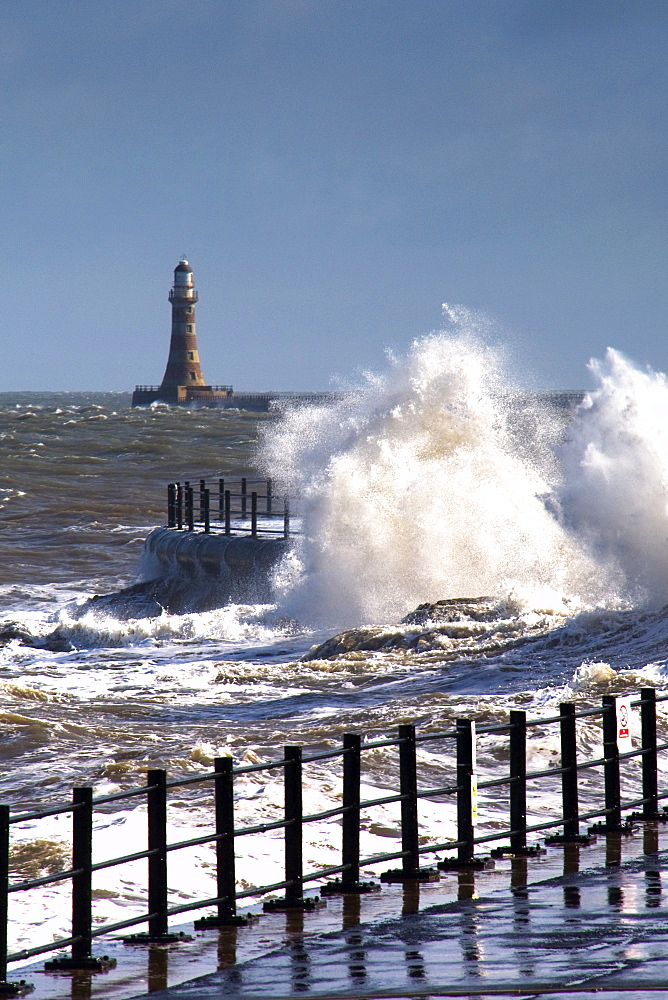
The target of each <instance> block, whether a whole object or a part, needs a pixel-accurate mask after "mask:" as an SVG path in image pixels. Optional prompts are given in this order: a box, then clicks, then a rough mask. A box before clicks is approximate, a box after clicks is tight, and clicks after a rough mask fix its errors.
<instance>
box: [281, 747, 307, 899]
mask: <svg viewBox="0 0 668 1000" xmlns="http://www.w3.org/2000/svg"><path fill="white" fill-rule="evenodd" d="M285 761H286V763H285V822H286V823H287V824H288V825H287V826H286V828H285V881H286V882H287V883H288V885H287V886H286V889H285V901H286V903H295V902H297V901H298V900H300V899H301V898H302V896H303V894H304V890H303V887H302V882H301V877H302V863H303V861H302V832H303V831H302V815H303V809H302V748H301V747H300V746H288V747H286V748H285Z"/></svg>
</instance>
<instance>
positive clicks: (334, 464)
mask: <svg viewBox="0 0 668 1000" xmlns="http://www.w3.org/2000/svg"><path fill="white" fill-rule="evenodd" d="M451 319H453V328H452V329H451V330H450V331H449V333H448V334H447V335H436V336H433V337H430V338H425V340H423V341H420V342H418V343H416V344H415V345H414V347H413V349H412V350H411V352H410V353H409V355H408V356H407V357H406V358H403V359H391V360H390V361H389V362H388V365H387V367H386V370H385V372H383V373H381V374H380V375H377V376H369V377H368V378H367V379H366V381H365V383H364V384H363V385H362V386H360V387H359V389H358V390H356V391H355V392H353V393H351V395H350V396H348V397H345V398H343V399H339V400H337V402H336V403H334V404H333V405H332V406H329V407H322V408H314V407H308V408H301V409H296V410H294V411H292V412H291V413H289V414H288V415H286V416H285V417H279V416H275V415H266V414H265V415H262V414H238V413H234V412H231V411H216V410H200V411H187V410H170V409H169V408H166V407H158V408H155V409H151V410H131V409H130V408H129V402H130V397H129V395H127V394H110V393H105V394H94V393H89V394H69V393H58V394H39V395H37V394H3V395H1V396H0V440H1V441H2V454H3V463H2V470H1V475H0V528H1V530H0V595H1V597H2V613H1V617H2V619H4V620H5V621H11V622H14V623H19V624H20V625H21V626H23V627H24V628H25V630H26V631H27V632H29V633H30V634H31V635H32V636H33V637H37V638H39V636H41V635H46V634H47V633H48V632H50V631H52V630H53V629H54V627H55V625H56V624H58V623H59V624H60V629H61V632H62V633H63V634H64V635H66V636H67V639H68V641H69V644H70V645H71V647H72V648H71V649H69V650H67V651H62V652H57V651H56V652H54V651H49V650H47V649H44V648H39V647H35V646H28V645H25V644H23V643H22V642H21V641H20V639H14V640H12V641H11V642H9V643H7V644H6V645H5V646H4V647H3V648H2V649H0V727H1V730H2V736H3V739H2V741H1V742H0V754H1V755H2V761H3V768H2V772H1V774H0V797H1V798H2V800H3V801H5V802H9V803H10V804H12V805H21V806H26V805H28V804H33V803H37V802H44V801H59V800H63V799H65V798H67V797H69V789H70V787H71V786H72V785H73V784H94V785H95V786H96V788H97V790H98V791H99V792H102V791H114V790H117V789H119V788H121V787H127V786H130V785H132V784H134V783H137V782H141V781H143V780H144V778H143V774H144V772H145V771H146V769H147V768H149V767H154V766H165V767H167V768H168V770H169V772H170V774H171V775H172V776H179V775H182V774H192V773H197V772H202V771H204V770H205V769H206V768H207V767H209V766H210V764H211V762H212V759H213V757H214V756H215V755H216V754H220V753H230V752H231V753H233V754H234V755H235V757H236V758H237V759H238V760H244V759H245V760H255V759H258V758H259V759H263V758H265V757H270V756H273V755H277V754H278V753H279V752H280V748H281V747H282V745H283V744H284V743H292V742H304V743H306V744H309V745H312V746H316V745H323V744H325V745H330V744H331V743H332V742H333V741H334V742H336V741H337V740H338V739H339V737H340V735H341V734H342V733H343V732H346V731H362V732H368V733H378V732H385V731H387V730H389V729H391V728H392V727H394V726H396V724H397V723H398V722H400V721H406V720H414V721H416V722H417V723H418V724H419V725H420V726H422V727H432V728H434V727H437V728H440V727H445V726H447V725H448V724H449V723H450V722H451V720H452V719H453V718H454V717H455V716H457V715H462V714H466V715H474V716H476V717H477V718H478V719H480V720H484V721H488V720H503V719H504V718H506V717H507V713H508V711H509V710H510V709H511V708H513V707H518V706H519V707H523V708H526V709H527V710H528V711H529V713H530V714H534V715H540V714H551V713H553V712H554V709H555V706H556V705H557V704H558V702H559V701H563V700H565V699H568V698H576V699H578V700H581V701H582V702H583V703H596V702H597V700H598V699H599V697H600V695H601V694H602V693H606V692H616V691H620V692H621V691H635V690H637V689H638V687H640V686H642V685H644V684H655V685H657V686H658V687H661V688H663V687H664V686H666V676H667V674H666V662H667V656H668V644H667V639H668V624H667V615H666V612H665V610H664V605H665V602H666V600H667V599H668V540H667V539H668V530H667V529H668V522H667V509H668V508H667V505H668V442H667V437H666V435H667V434H668V431H667V430H666V428H668V387H667V385H666V380H665V378H664V376H662V375H659V374H655V373H651V372H645V371H639V370H638V369H636V368H634V367H633V366H632V365H631V364H629V363H628V362H626V361H625V360H624V359H623V358H621V357H620V356H619V355H617V354H615V353H614V352H613V353H610V354H609V355H608V357H607V358H606V360H605V361H604V362H602V363H600V364H599V365H598V366H596V368H595V375H596V377H597V379H598V388H597V390H596V391H595V392H594V393H592V394H590V396H589V397H588V398H587V399H586V400H585V404H584V405H583V406H582V407H581V408H580V409H579V410H578V411H577V412H576V413H575V414H570V413H569V412H568V410H567V408H565V407H564V406H559V405H555V401H554V399H551V400H546V399H538V398H536V397H529V396H527V395H526V394H522V393H518V392H517V391H516V390H515V389H514V387H513V386H512V385H511V384H509V380H508V378H507V375H505V374H504V372H503V369H502V366H501V364H500V363H499V361H498V359H497V358H496V356H495V354H494V353H493V352H492V351H491V350H489V349H488V348H484V347H481V346H480V345H479V344H478V343H477V342H476V341H475V339H474V338H472V337H471V336H470V334H469V333H468V332H467V330H466V325H467V322H468V320H467V317H466V315H465V314H458V315H457V316H454V317H453V316H451ZM245 470H257V471H259V472H262V471H267V472H270V473H271V474H272V476H274V478H275V479H276V480H277V482H282V483H284V484H285V485H286V487H287V488H289V489H290V490H291V491H293V492H296V493H299V494H300V496H301V498H302V503H303V508H304V533H303V536H302V538H301V540H300V542H299V545H298V546H297V547H296V550H295V553H294V554H293V556H292V557H291V559H290V560H288V562H287V563H286V565H285V566H283V567H282V568H281V571H280V573H279V574H278V577H277V580H276V603H275V604H274V605H272V606H255V607H241V606H229V607H225V608H221V609H219V610H216V611H212V612H207V613H203V614H191V615H184V616H170V615H167V614H164V615H162V616H161V617H159V618H155V619H145V620H137V621H129V622H120V621H115V620H113V619H109V618H106V619H105V618H99V617H98V618H96V617H93V616H92V615H87V616H85V617H84V618H83V619H81V620H75V618H74V615H73V604H72V602H75V603H76V602H79V603H80V602H82V601H83V600H84V599H85V598H87V597H88V596H90V595H91V594H92V593H95V592H98V593H105V592H110V591H113V590H115V589H118V588H120V587H122V586H125V585H127V584H129V583H131V582H132V581H133V574H134V572H135V569H136V566H137V562H138V557H139V554H140V551H141V546H142V541H143V538H144V537H145V535H146V534H147V532H148V531H149V530H150V528H151V527H153V526H154V525H156V524H159V523H164V511H165V500H166V484H167V482H169V481H172V480H184V479H191V480H195V479H198V478H199V477H200V476H205V477H214V476H218V475H227V476H229V475H232V474H238V473H240V472H243V471H245ZM483 594H485V595H489V607H490V608H492V607H499V606H501V605H500V604H499V602H502V604H503V607H504V608H505V609H506V610H505V612H504V613H499V614H497V615H496V616H495V617H494V616H491V618H492V620H490V621H486V622H480V621H473V620H470V619H466V618H465V619H464V620H462V621H460V622H459V623H455V624H453V626H452V628H451V629H450V630H449V632H448V634H447V635H441V636H440V637H439V638H438V641H431V642H426V643H422V645H420V644H418V645H417V646H415V647H414V648H412V649H408V650H406V649H387V650H380V651H375V652H353V653H350V654H348V655H346V656H341V657H337V658H334V659H316V660H308V661H302V660H301V657H302V655H303V654H304V653H306V652H307V651H308V650H309V648H310V647H311V646H312V645H313V644H314V643H316V642H320V641H321V640H322V639H324V638H326V637H327V636H330V635H332V634H334V633H335V632H337V631H341V630H342V629H344V628H347V627H351V626H356V625H361V624H366V625H371V624H374V625H388V627H390V626H393V627H394V632H395V633H396V632H397V626H396V623H397V622H398V621H399V619H400V618H401V617H402V616H403V615H405V614H406V613H407V612H409V611H411V610H412V609H413V608H414V607H415V606H416V605H417V604H419V603H422V602H424V601H436V600H438V599H441V598H449V597H461V596H480V595H483ZM503 602H505V603H503ZM390 631H392V628H390ZM405 631H406V628H404V632H405ZM661 719H662V722H661V724H662V726H663V725H664V721H663V719H664V716H663V713H661ZM599 740H600V732H599V730H598V728H597V725H596V724H595V723H592V724H591V725H587V726H583V727H582V730H581V742H582V746H583V750H584V751H586V752H591V753H592V754H593V753H594V752H595V749H596V747H597V745H598V742H599ZM430 747H431V749H430V750H429V752H428V753H427V752H426V751H421V753H422V759H423V763H424V764H425V765H428V766H429V768H432V767H433V768H434V769H436V770H438V769H439V768H440V766H445V767H446V768H449V767H451V766H452V748H447V747H444V748H441V749H438V748H434V747H433V746H431V745H430ZM531 752H532V756H533V758H534V760H535V762H536V763H538V761H540V760H542V761H544V762H548V763H549V762H554V761H555V759H556V755H557V752H558V742H557V733H556V731H555V729H554V727H553V728H552V729H550V730H547V729H546V730H545V732H542V733H541V732H537V733H536V739H535V740H534V743H533V745H532V751H531ZM479 756H480V767H481V770H482V775H481V776H484V775H486V774H490V775H491V774H496V773H499V768H503V767H505V766H506V765H505V764H504V763H503V761H504V756H503V754H502V752H501V751H500V749H499V746H498V745H497V744H496V743H495V742H494V741H492V740H491V739H490V740H489V741H488V742H485V741H483V743H482V746H481V748H480V755H479ZM395 777H396V761H395V760H394V757H393V755H392V753H391V752H389V751H388V752H384V751H379V752H376V753H375V754H374V756H373V760H372V762H371V764H370V766H369V770H368V772H367V773H366V777H365V780H366V782H367V784H368V785H369V786H372V787H375V788H379V787H380V788H382V787H386V786H388V785H389V784H390V783H394V781H395ZM306 780H307V808H313V809H318V808H322V809H324V808H327V807H328V805H331V804H332V803H333V802H334V801H335V800H336V797H337V795H338V793H339V791H340V785H339V778H338V776H337V774H336V773H335V770H334V765H332V766H331V767H330V766H329V765H324V764H323V765H321V766H318V767H316V768H313V769H310V770H309V772H308V774H307V779H306ZM588 787H589V786H588V783H587V782H585V783H584V789H583V791H584V795H585V798H586V796H587V794H588ZM558 793H559V789H558V787H557V783H556V782H555V783H554V787H553V788H550V789H547V790H545V792H544V793H541V799H540V802H537V803H536V804H535V805H534V806H533V807H532V808H533V809H534V810H538V809H539V808H540V809H545V808H547V809H548V810H549V809H550V808H555V806H556V803H557V802H558ZM281 804H282V789H281V786H280V782H279V781H278V778H273V777H271V778H267V777H266V776H264V777H262V778H260V777H249V778H247V779H246V780H245V781H243V782H240V783H239V804H238V809H239V821H240V822H241V823H244V822H247V821H257V820H259V818H260V817H263V818H269V817H271V818H274V817H276V815H277V813H278V812H279V811H280V808H281ZM501 808H502V806H501V805H497V804H496V803H495V802H494V801H491V800H490V801H489V802H488V803H485V801H484V800H483V802H482V805H481V813H482V818H483V822H493V821H494V820H495V818H496V817H497V816H498V814H499V810H500V809H501ZM504 808H505V807H504ZM207 809H208V805H207V800H206V796H205V795H203V794H202V795H201V796H200V797H198V796H197V795H195V796H194V798H182V799H179V800H178V802H176V803H175V804H174V805H173V807H172V810H171V813H170V815H171V818H172V822H173V824H174V825H175V826H176V827H178V828H179V831H180V833H179V837H182V836H184V828H187V829H192V828H193V827H195V826H197V825H198V824H200V823H204V822H208V818H207V817H208V813H207ZM423 820H424V822H425V824H426V831H427V832H428V831H429V830H430V829H433V830H434V832H435V836H436V839H439V840H441V839H443V837H444V836H447V835H448V834H449V833H452V834H454V816H453V815H452V809H451V807H450V806H449V805H448V804H447V803H444V804H439V803H434V804H430V805H428V804H425V805H424V810H423ZM143 823H144V816H143V811H142V808H141V807H137V808H136V809H126V810H125V811H121V812H114V813H109V814H107V815H106V816H104V817H101V818H100V819H99V820H98V824H99V826H100V829H101V831H102V832H101V833H100V836H99V837H98V838H97V839H96V843H97V846H96V851H97V852H98V857H104V856H105V854H106V856H110V855H111V854H114V853H120V852H121V851H122V846H121V842H123V841H125V842H126V844H129V843H132V844H133V845H135V846H136V843H137V840H138V839H141V837H142V836H143V833H142V832H141V831H143ZM397 829H398V827H397V814H396V812H395V811H393V808H392V807H386V808H384V809H381V810H380V811H378V812H377V813H376V814H374V816H373V817H370V818H369V820H368V822H367V824H366V828H365V831H364V837H365V840H364V842H363V850H364V851H365V852H367V851H368V852H369V853H373V852H375V851H380V850H391V849H392V845H393V843H394V841H393V839H392V838H393V837H394V836H396V833H397ZM309 835H310V837H311V841H310V844H309V849H308V852H307V853H308V858H309V861H314V862H316V863H319V862H320V863H322V864H323V865H325V864H330V863H334V864H335V863H336V850H337V849H336V837H334V838H333V837H332V834H331V831H330V830H329V829H328V828H325V827H322V828H315V829H311V828H309ZM18 837H19V839H20V840H21V841H22V842H23V843H24V845H26V846H25V847H24V853H23V855H22V856H21V857H22V859H23V860H22V861H21V863H22V864H23V865H24V868H25V866H26V865H28V867H27V868H25V870H30V871H32V872H34V871H39V870H48V868H49V865H51V866H53V865H54V864H56V862H57V859H58V857H60V855H61V854H62V852H64V851H66V850H67V842H68V831H67V824H66V821H65V820H55V819H52V820H50V821H44V822H42V823H40V824H30V825H28V826H26V828H25V829H23V830H21V831H20V832H19V833H18ZM251 840H252V841H253V843H252V844H251V843H250V841H251ZM244 841H245V843H244V845H243V846H244V850H245V851H246V852H247V853H246V854H245V855H244V856H243V858H242V859H241V860H240V867H239V875H240V878H241V879H243V880H245V883H247V884H249V885H253V884H259V883H261V882H262V881H267V882H269V881H273V880H276V879H278V878H279V877H280V866H281V858H282V853H281V850H280V845H279V843H278V840H277V839H276V838H275V837H274V836H273V835H270V834H267V835H266V836H264V837H260V838H244ZM246 842H247V843H246ZM128 849H130V848H128ZM133 849H134V848H133ZM26 852H27V854H26ZM54 852H55V854H54ZM54 856H55V857H56V861H54ZM26 857H28V858H29V862H30V863H29V864H28V862H26V860H25V859H26ZM212 859H213V855H212V851H211V849H210V848H208V847H207V848H201V849H198V850H197V851H193V852H190V854H189V858H188V860H183V859H181V860H180V862H179V865H178V868H177V869H174V870H173V871H172V874H171V876H170V885H172V886H173V887H174V890H175V892H177V893H179V892H180V893H181V894H182V895H181V896H179V897H178V898H179V899H182V898H183V894H184V893H185V894H186V895H187V894H189V893H191V892H202V893H205V894H207V895H211V894H213V889H212V886H211V879H212V869H211V861H212ZM19 860H20V859H19V857H18V855H17V865H18V863H19ZM142 877H143V876H142V871H141V866H139V867H137V870H136V872H135V873H134V874H132V875H131V876H128V877H127V878H126V879H125V881H124V882H123V883H122V884H121V885H119V883H118V880H117V876H116V875H115V874H114V873H113V872H112V874H110V875H105V876H99V881H98V882H97V883H96V885H97V887H98V888H99V889H102V890H104V894H105V898H104V899H102V900H100V901H99V902H98V904H97V905H98V907H99V909H98V913H99V915H100V916H101V917H107V918H108V919H122V918H123V917H124V916H127V915H128V913H129V912H130V911H131V909H132V908H133V907H134V908H135V909H136V908H137V907H138V906H140V904H139V903H138V902H137V896H136V893H137V886H138V885H139V884H140V883H141V880H142ZM115 879H116V881H114V880H115ZM62 891H63V890H61V889H55V888H54V889H50V890H49V891H48V892H47V893H46V894H45V897H42V898H41V900H40V902H39V903H37V902H36V901H32V902H28V901H23V902H18V901H16V902H14V903H13V906H14V911H13V916H14V920H15V926H14V941H15V943H17V942H19V941H24V940H26V939H28V938H31V939H32V940H33V942H34V934H33V931H32V930H31V925H33V924H39V925H40V937H41V933H42V932H41V928H45V930H44V933H45V934H46V935H47V936H48V934H49V933H51V932H53V933H56V932H64V931H65V929H66V924H65V923H64V922H63V918H62V916H61V913H62V912H64V911H63V903H62V896H61V895H60V894H61V893H62ZM175 898H176V897H175ZM44 900H46V901H44ZM65 909H66V908H65Z"/></svg>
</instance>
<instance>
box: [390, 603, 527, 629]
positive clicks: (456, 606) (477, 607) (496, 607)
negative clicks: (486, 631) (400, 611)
mask: <svg viewBox="0 0 668 1000" xmlns="http://www.w3.org/2000/svg"><path fill="white" fill-rule="evenodd" d="M515 613H516V608H515V607H514V605H511V603H510V602H509V601H503V602H502V603H500V604H499V603H494V598H493V597H452V598H449V599H448V600H447V601H436V603H435V604H419V605H418V606H417V608H416V609H415V611H411V612H410V614H407V615H406V617H405V618H402V619H401V624H402V625H425V624H426V623H427V622H461V621H465V620H468V621H474V622H493V621H497V620H498V619H499V618H507V617H508V616H509V615H510V614H515Z"/></svg>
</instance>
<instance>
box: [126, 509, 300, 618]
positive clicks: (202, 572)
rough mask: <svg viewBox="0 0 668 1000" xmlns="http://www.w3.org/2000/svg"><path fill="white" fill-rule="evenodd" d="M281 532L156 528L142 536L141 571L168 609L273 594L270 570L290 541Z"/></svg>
mask: <svg viewBox="0 0 668 1000" xmlns="http://www.w3.org/2000/svg"><path fill="white" fill-rule="evenodd" d="M290 544H291V543H290V541H289V540H288V539H285V538H266V539H262V538H252V537H250V536H249V535H231V536H228V535H223V534H205V533H204V532H192V531H179V530H177V529H174V528H154V529H153V531H151V533H150V534H149V535H148V537H147V539H146V541H145V542H144V551H143V554H142V558H141V563H140V573H141V575H142V577H143V578H144V580H145V581H152V582H153V583H154V584H155V587H154V591H153V596H154V598H155V599H156V600H157V601H158V602H159V603H160V604H161V605H162V606H163V607H164V608H165V609H166V610H167V611H169V612H171V613H173V614H182V613H185V612H187V611H207V610H210V609H212V608H218V607H222V605H224V604H226V603H228V602H230V601H231V602H234V603H236V604H238V603H242V604H264V603H267V602H269V601H271V600H272V599H273V592H272V570H273V569H274V567H275V566H276V565H277V563H278V562H279V561H280V560H281V559H282V558H283V556H284V555H285V554H286V552H287V551H288V549H289V547H290Z"/></svg>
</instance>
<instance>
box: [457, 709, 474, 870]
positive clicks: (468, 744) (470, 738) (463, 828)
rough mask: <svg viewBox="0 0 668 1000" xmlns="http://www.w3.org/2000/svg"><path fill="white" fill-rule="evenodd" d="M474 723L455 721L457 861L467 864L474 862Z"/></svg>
mask: <svg viewBox="0 0 668 1000" xmlns="http://www.w3.org/2000/svg"><path fill="white" fill-rule="evenodd" d="M474 726H475V723H474V722H473V721H472V720H471V719H457V840H459V841H460V844H459V847H458V849H457V860H458V861H459V863H460V864H467V863H469V862H472V861H473V860H474V846H473V832H474V831H473V820H474V816H473V778H474V771H475V766H474V765H475V760H474V756H473V755H474V752H475V742H474V741H475V729H474Z"/></svg>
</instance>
